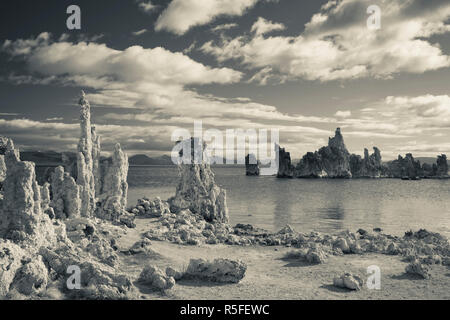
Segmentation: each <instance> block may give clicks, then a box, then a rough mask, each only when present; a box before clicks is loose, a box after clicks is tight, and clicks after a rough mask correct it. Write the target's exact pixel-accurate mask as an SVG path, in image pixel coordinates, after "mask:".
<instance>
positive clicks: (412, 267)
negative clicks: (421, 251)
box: [405, 260, 431, 279]
mask: <svg viewBox="0 0 450 320" xmlns="http://www.w3.org/2000/svg"><path fill="white" fill-rule="evenodd" d="M405 272H406V273H407V274H412V275H416V276H419V277H421V278H423V279H429V278H430V277H431V275H430V269H429V267H428V266H427V265H426V264H424V263H422V262H420V261H419V260H414V261H413V262H411V263H410V264H408V265H407V266H406V268H405Z"/></svg>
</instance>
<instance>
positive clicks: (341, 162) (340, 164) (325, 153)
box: [295, 128, 352, 178]
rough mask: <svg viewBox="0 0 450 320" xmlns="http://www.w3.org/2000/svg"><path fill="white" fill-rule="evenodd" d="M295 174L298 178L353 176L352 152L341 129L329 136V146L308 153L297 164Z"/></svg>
mask: <svg viewBox="0 0 450 320" xmlns="http://www.w3.org/2000/svg"><path fill="white" fill-rule="evenodd" d="M295 171H296V172H295V176H296V177H298V178H325V177H326V178H351V177H352V173H351V170H350V153H349V152H348V150H347V148H346V146H345V144H344V137H343V136H342V134H341V129H340V128H337V129H336V133H335V136H334V137H332V138H329V140H328V146H326V147H322V148H321V149H320V150H319V151H316V152H314V153H312V152H310V153H307V154H306V155H305V156H304V157H303V158H302V160H300V162H299V163H298V164H297V167H296V170H295Z"/></svg>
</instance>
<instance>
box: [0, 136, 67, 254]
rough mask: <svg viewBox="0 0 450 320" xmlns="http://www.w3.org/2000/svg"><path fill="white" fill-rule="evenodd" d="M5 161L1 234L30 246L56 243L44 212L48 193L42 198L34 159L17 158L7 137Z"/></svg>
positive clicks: (52, 227)
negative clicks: (30, 160)
mask: <svg viewBox="0 0 450 320" xmlns="http://www.w3.org/2000/svg"><path fill="white" fill-rule="evenodd" d="M4 163H5V167H6V175H5V179H4V181H3V200H2V203H1V205H2V208H1V211H0V238H3V239H9V240H12V241H15V242H17V241H18V242H27V243H29V245H31V246H41V245H50V244H52V243H56V242H57V233H58V232H57V231H56V230H55V228H54V226H53V224H52V222H51V220H50V217H49V216H48V215H46V214H45V213H44V210H43V209H45V208H43V205H45V204H46V203H47V202H48V200H47V201H46V199H45V197H46V196H47V195H46V196H44V199H43V198H42V197H41V192H42V190H43V189H44V188H41V187H40V186H39V185H38V183H37V182H36V173H35V165H34V163H33V162H25V161H21V160H20V154H19V151H18V150H15V149H14V144H13V142H12V140H8V141H7V146H6V152H5V155H4ZM43 193H44V194H46V193H45V192H43Z"/></svg>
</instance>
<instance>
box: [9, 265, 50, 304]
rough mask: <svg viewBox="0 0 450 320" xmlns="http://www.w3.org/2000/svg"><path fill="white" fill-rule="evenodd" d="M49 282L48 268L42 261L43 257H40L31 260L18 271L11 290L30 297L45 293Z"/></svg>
mask: <svg viewBox="0 0 450 320" xmlns="http://www.w3.org/2000/svg"><path fill="white" fill-rule="evenodd" d="M48 282H49V275H48V270H47V267H46V266H45V264H44V262H43V261H42V257H41V256H38V257H37V258H33V259H30V260H29V261H27V262H26V263H25V264H23V265H22V266H21V267H20V268H19V269H18V270H17V272H16V275H15V277H14V280H13V283H12V284H11V290H12V289H15V290H17V291H18V292H19V293H21V294H24V295H27V296H30V295H33V294H38V293H40V292H42V291H44V290H45V289H46V288H47V284H48Z"/></svg>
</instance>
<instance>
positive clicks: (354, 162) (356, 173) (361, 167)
mask: <svg viewBox="0 0 450 320" xmlns="http://www.w3.org/2000/svg"><path fill="white" fill-rule="evenodd" d="M350 170H351V173H352V177H353V178H380V177H381V176H382V174H383V164H382V161H381V153H380V150H379V149H378V148H377V147H373V154H371V155H369V150H367V149H364V158H361V157H360V156H358V155H355V154H352V155H351V156H350Z"/></svg>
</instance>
